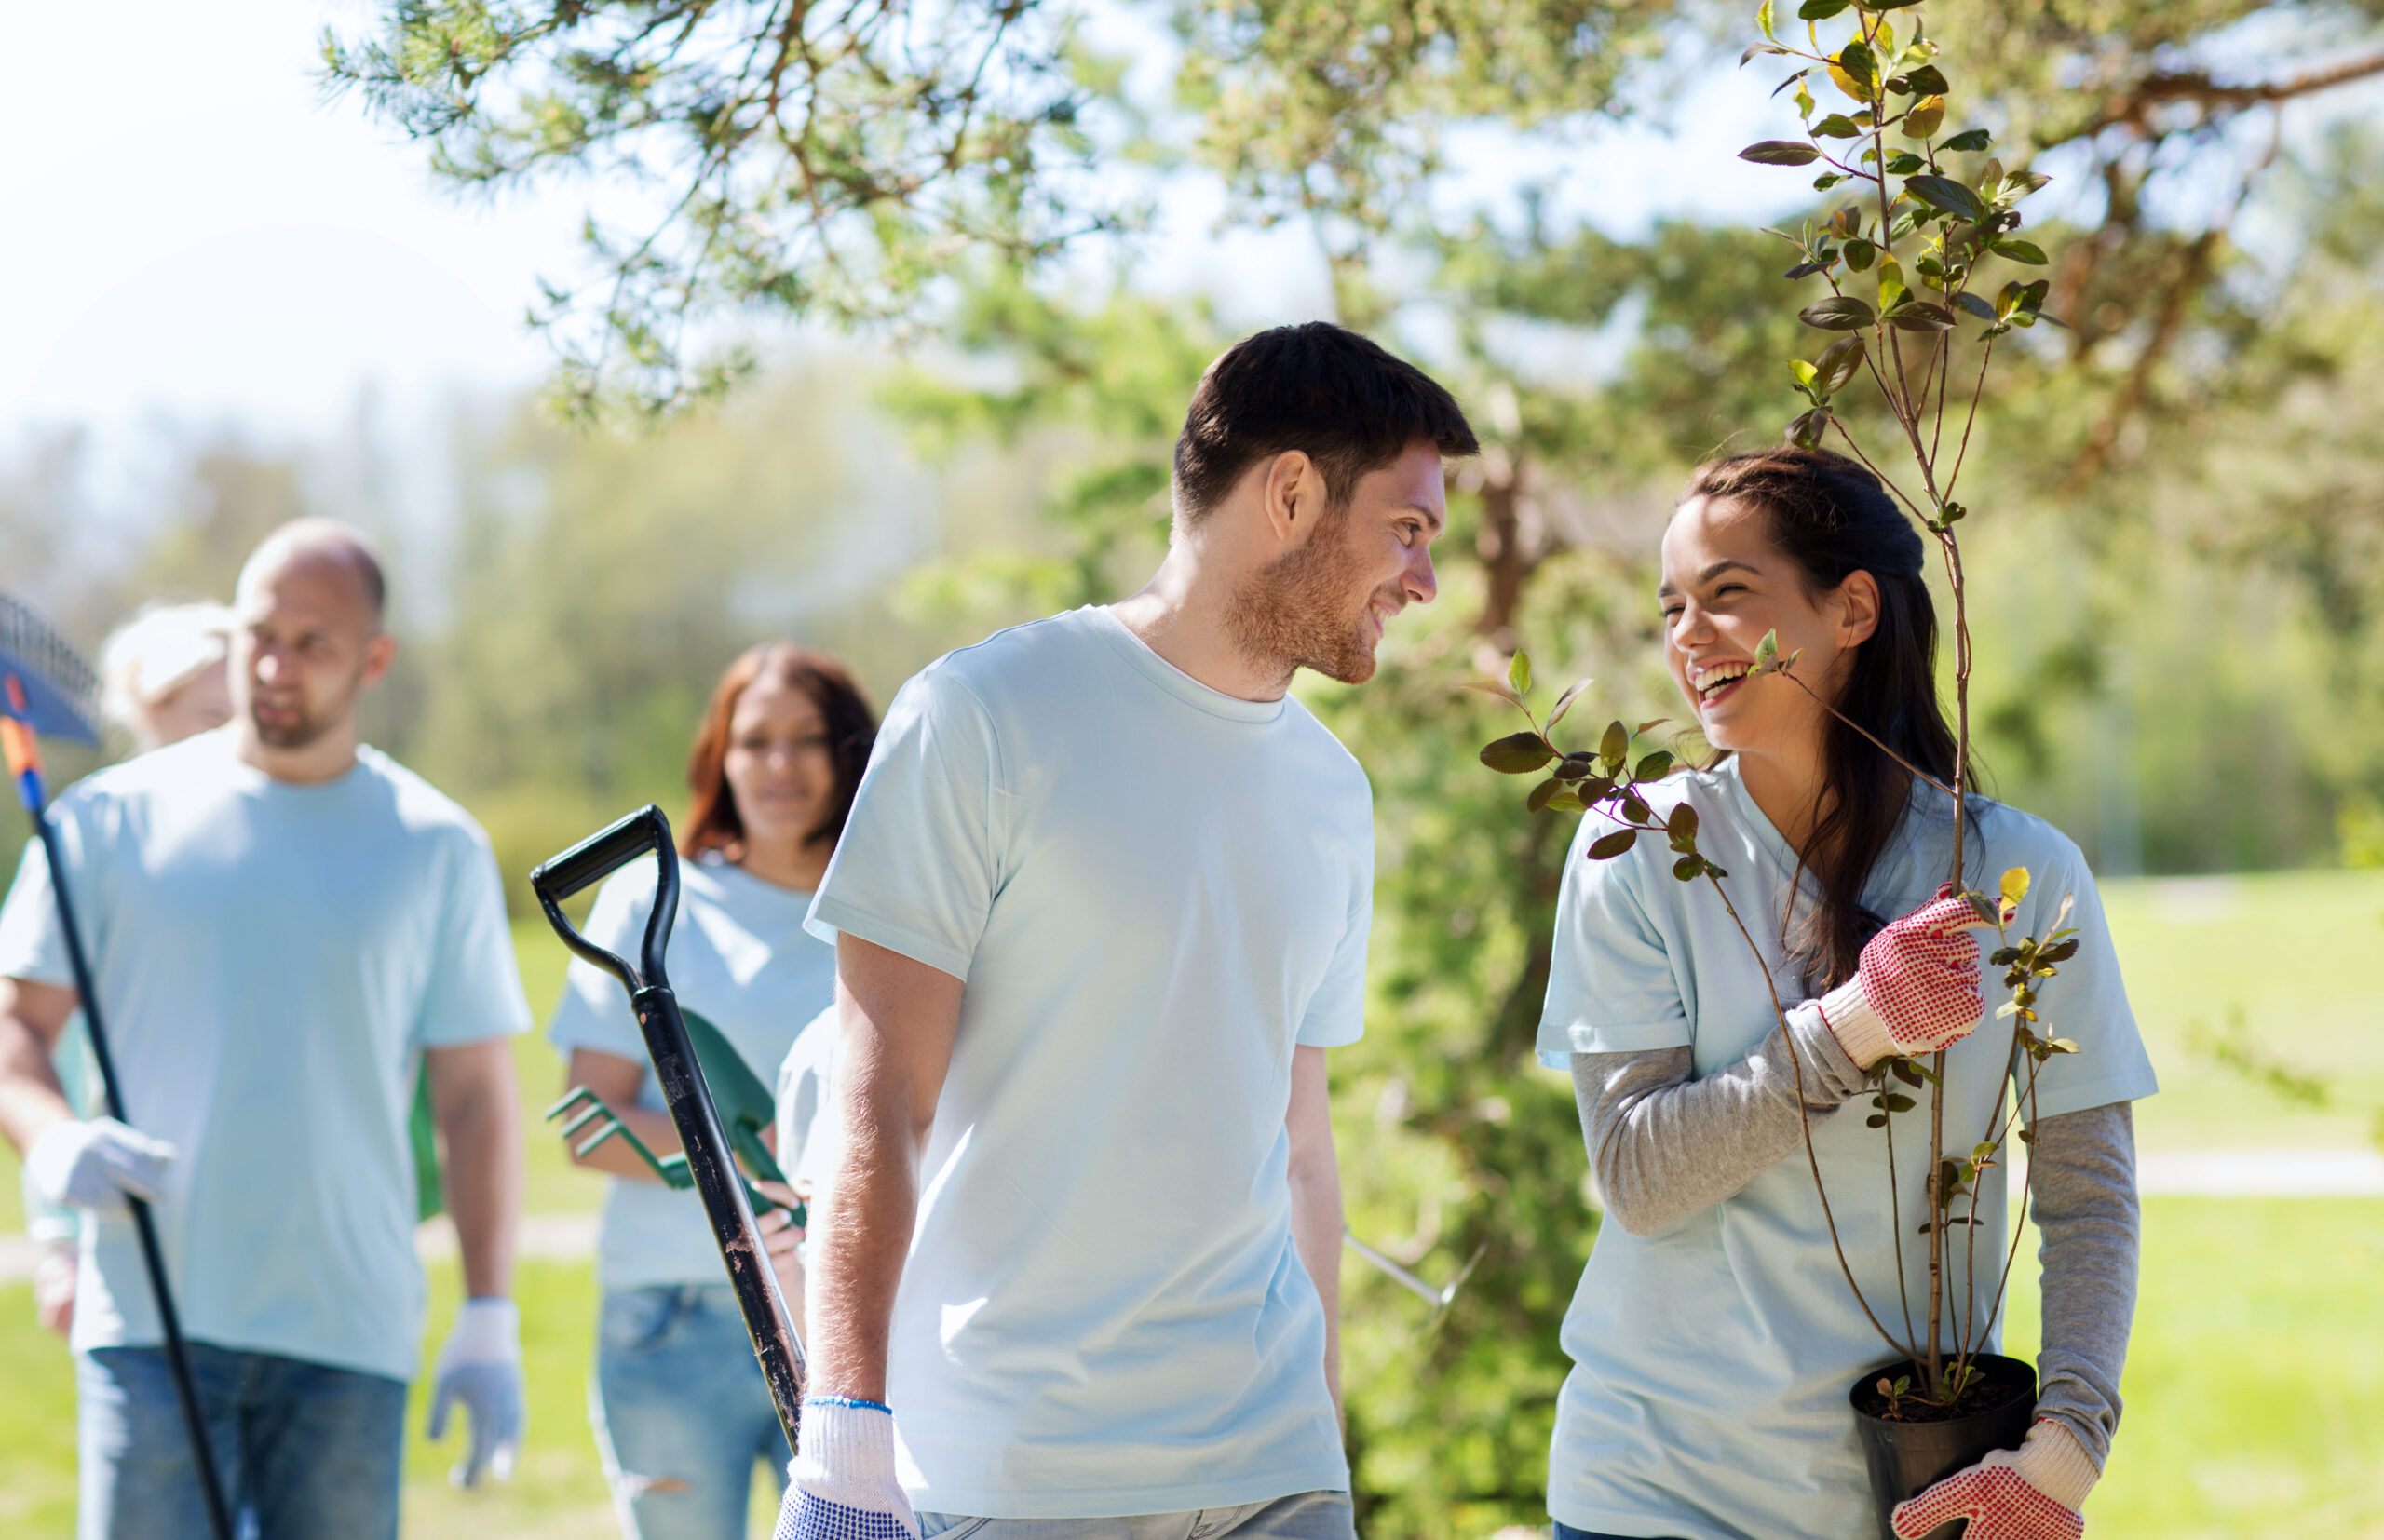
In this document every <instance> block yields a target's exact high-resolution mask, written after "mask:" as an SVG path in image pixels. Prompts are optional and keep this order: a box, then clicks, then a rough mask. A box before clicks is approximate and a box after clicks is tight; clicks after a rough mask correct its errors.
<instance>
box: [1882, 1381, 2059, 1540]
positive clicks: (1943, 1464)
mask: <svg viewBox="0 0 2384 1540" xmlns="http://www.w3.org/2000/svg"><path fill="white" fill-rule="evenodd" d="M1972 1361H1973V1362H1975V1363H1976V1364H1977V1365H1978V1367H1979V1370H1980V1373H1981V1378H1982V1380H1983V1381H1984V1386H1983V1389H1984V1394H1983V1395H1981V1396H1979V1397H1978V1399H1979V1400H1981V1401H1983V1402H1984V1408H1983V1410H1979V1411H1972V1412H1962V1413H1961V1414H1959V1415H1958V1416H1954V1417H1946V1418H1942V1419H1940V1420H1938V1421H1934V1422H1930V1421H1923V1420H1922V1419H1923V1418H1924V1417H1927V1416H1929V1415H1930V1414H1931V1413H1932V1412H1934V1409H1933V1408H1927V1409H1923V1408H1916V1407H1914V1406H1913V1405H1912V1402H1911V1399H1910V1398H1905V1400H1904V1405H1903V1416H1901V1417H1890V1416H1889V1415H1887V1412H1888V1411H1889V1405H1888V1398H1886V1397H1885V1396H1882V1395H1881V1394H1879V1389H1878V1385H1879V1382H1880V1381H1881V1380H1883V1379H1884V1380H1888V1381H1890V1382H1892V1381H1894V1380H1896V1379H1897V1378H1899V1377H1901V1376H1905V1375H1909V1376H1910V1377H1911V1378H1912V1379H1913V1381H1914V1382H1915V1383H1916V1384H1917V1383H1918V1382H1919V1381H1920V1378H1921V1371H1920V1369H1919V1366H1918V1365H1916V1364H1909V1363H1903V1364H1890V1365H1889V1366H1888V1367H1886V1368H1883V1369H1875V1370H1873V1371H1870V1372H1869V1373H1867V1374H1865V1375H1863V1377H1862V1378H1861V1379H1859V1380H1857V1381H1855V1382H1854V1388H1853V1389H1852V1390H1851V1391H1850V1392H1849V1393H1848V1396H1847V1399H1848V1400H1849V1401H1850V1402H1852V1403H1853V1406H1854V1425H1855V1428H1856V1430H1857V1431H1858V1432H1859V1433H1860V1435H1861V1437H1862V1439H1863V1459H1864V1461H1865V1462H1866V1463H1867V1464H1868V1465H1869V1466H1870V1467H1871V1499H1872V1503H1873V1506H1875V1507H1876V1508H1877V1510H1878V1515H1879V1540H1896V1532H1895V1528H1894V1526H1893V1525H1892V1524H1891V1523H1890V1521H1889V1515H1890V1514H1892V1513H1893V1512H1894V1511H1895V1506H1896V1505H1897V1504H1898V1503H1901V1502H1903V1500H1904V1499H1906V1498H1908V1497H1917V1496H1918V1495H1919V1494H1920V1493H1922V1492H1923V1491H1924V1490H1925V1489H1927V1488H1929V1487H1930V1486H1933V1485H1935V1484H1936V1483H1937V1482H1939V1481H1942V1480H1944V1479H1945V1478H1946V1477H1948V1476H1951V1475H1953V1474H1954V1472H1956V1471H1957V1470H1961V1469H1963V1468H1964V1467H1966V1466H1974V1465H1976V1464H1978V1463H1979V1462H1980V1461H1981V1460H1984V1458H1986V1457H1987V1456H1988V1455H1989V1454H1992V1453H1993V1452H1996V1451H1997V1450H1998V1449H2018V1448H2019V1447H2020V1440H2021V1439H2025V1438H2026V1437H2027V1436H2028V1425H2029V1424H2030V1423H2031V1422H2033V1421H2035V1420H2036V1412H2037V1371H2036V1369H2035V1368H2034V1367H2033V1366H2032V1365H2029V1364H2026V1363H2023V1362H2022V1361H2021V1360H2019V1359H2018V1358H2004V1357H2003V1356H2002V1355H2001V1354H1999V1353H1982V1354H1980V1355H1979V1356H1978V1358H1975V1359H1974V1360H1972ZM1967 1527H1968V1521H1967V1520H1960V1519H1955V1520H1949V1521H1947V1522H1945V1523H1943V1524H1940V1525H1938V1526H1937V1527H1936V1528H1935V1529H1933V1530H1930V1532H1929V1536H1928V1540H1956V1537H1957V1535H1959V1534H1960V1533H1962V1531H1963V1530H1964V1529H1965V1528H1967Z"/></svg>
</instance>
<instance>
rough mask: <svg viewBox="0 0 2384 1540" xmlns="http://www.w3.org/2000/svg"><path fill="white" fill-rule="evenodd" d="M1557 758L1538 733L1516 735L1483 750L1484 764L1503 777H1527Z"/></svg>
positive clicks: (1502, 739) (1501, 739) (1504, 738)
mask: <svg viewBox="0 0 2384 1540" xmlns="http://www.w3.org/2000/svg"><path fill="white" fill-rule="evenodd" d="M1555 757H1556V750H1553V749H1551V748H1550V747H1548V741H1547V740H1546V739H1545V738H1542V737H1541V736H1539V735H1538V734H1537V733H1516V734H1513V735H1511V736H1507V737H1503V738H1500V739H1499V740H1498V741H1497V742H1496V743H1493V744H1488V745H1485V746H1484V747H1483V750H1482V763H1484V764H1486V765H1488V766H1489V767H1490V768H1491V769H1493V770H1496V771H1497V772H1498V773H1499V774H1500V775H1503V776H1527V775H1529V774H1531V773H1532V772H1533V771H1535V770H1537V769H1538V768H1539V767H1540V766H1541V765H1543V764H1546V763H1548V762H1549V761H1550V760H1552V759H1554V758H1555Z"/></svg>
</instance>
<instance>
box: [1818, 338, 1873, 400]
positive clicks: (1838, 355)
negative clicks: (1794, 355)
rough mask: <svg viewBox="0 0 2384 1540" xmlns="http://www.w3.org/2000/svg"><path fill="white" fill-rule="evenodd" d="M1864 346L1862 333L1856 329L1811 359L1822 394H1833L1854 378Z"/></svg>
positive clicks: (1859, 368) (1858, 368)
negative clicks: (1820, 354)
mask: <svg viewBox="0 0 2384 1540" xmlns="http://www.w3.org/2000/svg"><path fill="white" fill-rule="evenodd" d="M1865 346H1866V344H1865V343H1864V342H1863V334H1862V333H1861V332H1859V331H1858V332H1856V333H1854V334H1853V335H1852V336H1848V337H1840V338H1839V339H1838V340H1837V341H1835V342H1834V343H1832V344H1829V345H1828V346H1827V347H1824V348H1822V356H1821V357H1820V358H1815V359H1814V360H1813V373H1814V375H1815V376H1816V381H1815V383H1816V384H1818V385H1820V387H1821V393H1822V395H1824V396H1830V395H1835V393H1836V392H1838V391H1839V390H1842V389H1844V388H1845V387H1846V383H1847V382H1848V381H1849V380H1851V379H1853V378H1854V376H1855V374H1856V372H1857V371H1860V370H1861V369H1862V367H1863V350H1864V347H1865Z"/></svg>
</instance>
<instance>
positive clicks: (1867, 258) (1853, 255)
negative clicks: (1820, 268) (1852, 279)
mask: <svg viewBox="0 0 2384 1540" xmlns="http://www.w3.org/2000/svg"><path fill="white" fill-rule="evenodd" d="M1878 254H1879V249H1878V248H1877V247H1876V246H1874V245H1872V244H1871V243H1870V242H1869V241H1867V240H1863V239H1862V238H1860V237H1859V236H1858V237H1857V238H1855V239H1853V240H1849V241H1848V242H1847V243H1846V265H1847V266H1849V267H1851V268H1852V269H1854V270H1855V271H1856V272H1857V273H1862V272H1867V271H1869V269H1870V266H1871V259H1872V258H1874V257H1876V256H1877V255H1878Z"/></svg>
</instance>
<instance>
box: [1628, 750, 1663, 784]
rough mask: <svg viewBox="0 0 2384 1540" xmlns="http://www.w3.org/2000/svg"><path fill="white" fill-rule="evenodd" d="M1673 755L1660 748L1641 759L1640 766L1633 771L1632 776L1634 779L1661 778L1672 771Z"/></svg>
mask: <svg viewBox="0 0 2384 1540" xmlns="http://www.w3.org/2000/svg"><path fill="white" fill-rule="evenodd" d="M1672 768H1673V757H1672V755H1671V754H1669V753H1667V752H1666V751H1665V750H1661V749H1659V750H1656V751H1655V752H1654V753H1652V754H1649V755H1646V757H1645V758H1643V759H1641V760H1640V762H1639V765H1638V768H1637V769H1634V770H1633V771H1632V772H1631V778H1632V780H1634V781H1643V780H1661V779H1663V778H1664V777H1666V776H1668V775H1670V774H1671V773H1672Z"/></svg>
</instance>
